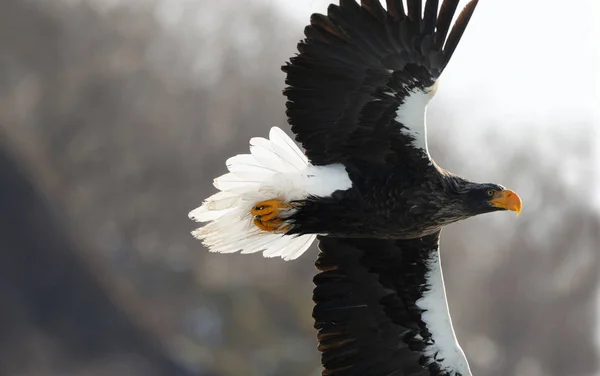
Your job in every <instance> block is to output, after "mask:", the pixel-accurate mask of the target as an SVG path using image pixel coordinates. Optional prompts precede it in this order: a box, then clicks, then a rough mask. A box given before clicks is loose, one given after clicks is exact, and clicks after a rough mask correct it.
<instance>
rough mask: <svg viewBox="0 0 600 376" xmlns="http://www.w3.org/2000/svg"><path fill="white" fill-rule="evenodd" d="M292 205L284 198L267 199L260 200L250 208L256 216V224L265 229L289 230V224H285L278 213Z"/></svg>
mask: <svg viewBox="0 0 600 376" xmlns="http://www.w3.org/2000/svg"><path fill="white" fill-rule="evenodd" d="M290 206H291V204H290V203H284V202H283V201H282V200H267V201H262V202H259V203H258V204H256V205H255V206H254V208H252V209H251V210H250V214H252V215H253V216H255V218H254V225H255V226H256V227H258V228H259V229H261V230H263V231H271V232H273V231H287V230H288V228H289V226H287V225H286V226H283V221H284V220H283V219H282V218H279V217H277V215H278V214H279V213H280V212H281V211H282V210H284V209H287V208H289V207H290Z"/></svg>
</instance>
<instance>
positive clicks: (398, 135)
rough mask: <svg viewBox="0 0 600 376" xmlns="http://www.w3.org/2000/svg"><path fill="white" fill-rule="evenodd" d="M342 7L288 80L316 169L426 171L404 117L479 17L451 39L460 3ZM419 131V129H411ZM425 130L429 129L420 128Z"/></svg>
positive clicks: (311, 39) (313, 25)
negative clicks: (410, 99)
mask: <svg viewBox="0 0 600 376" xmlns="http://www.w3.org/2000/svg"><path fill="white" fill-rule="evenodd" d="M438 3H439V1H438V0H427V1H426V2H425V5H424V11H422V7H423V1H422V0H409V1H408V2H407V4H408V6H407V8H406V10H407V11H408V14H406V13H405V8H404V5H403V4H402V0H387V11H386V10H385V9H384V8H383V6H382V5H381V4H380V2H378V1H377V0H361V2H360V4H359V3H357V2H356V1H355V0H340V3H339V5H330V6H329V8H328V11H327V15H322V14H315V15H313V16H312V17H311V20H310V25H308V26H307V27H306V29H305V36H306V38H305V39H304V40H303V41H301V42H300V43H299V44H298V51H299V54H298V55H296V56H294V57H292V58H291V59H290V62H289V63H287V64H286V65H285V66H283V67H282V70H283V71H284V72H285V73H286V84H287V85H288V86H287V88H286V89H285V90H284V95H285V96H286V97H287V103H286V107H287V111H286V114H287V116H288V122H289V123H290V124H291V126H292V131H293V132H294V133H295V134H296V140H297V141H299V142H300V143H302V145H303V147H304V149H305V151H306V155H307V157H308V158H309V159H310V161H311V163H313V164H315V165H326V164H331V163H347V162H349V161H354V162H359V161H363V162H368V163H371V164H373V163H375V164H386V163H400V161H402V163H403V165H409V166H410V165H413V167H417V166H420V165H421V164H422V163H425V161H423V159H424V158H425V159H427V158H426V155H425V154H424V153H423V151H422V150H417V149H415V147H414V145H412V141H413V140H414V138H413V137H412V136H410V135H409V134H407V133H405V132H402V131H401V130H402V129H403V128H406V126H407V125H404V124H400V123H398V122H397V121H396V120H395V119H396V115H397V111H398V109H399V108H400V107H401V106H403V105H404V102H405V98H406V97H407V96H408V95H410V90H413V89H419V90H423V89H424V88H426V87H429V86H431V85H433V83H434V82H435V80H436V79H437V78H438V77H439V75H440V74H441V73H442V71H443V69H444V68H445V66H446V65H447V63H448V61H449V59H450V57H451V56H452V53H453V52H454V50H455V49H456V46H457V44H458V42H459V40H460V37H461V36H462V34H463V32H464V30H465V28H466V26H467V23H468V21H469V18H470V16H471V14H472V13H473V10H474V8H475V5H476V4H477V1H476V0H472V1H471V2H470V3H469V4H468V5H467V7H466V8H465V11H463V12H462V13H461V15H460V16H459V17H458V20H457V22H456V24H455V26H454V27H453V28H452V31H451V32H450V36H449V37H448V41H447V42H446V46H445V47H444V42H445V41H446V36H447V34H448V31H449V29H450V25H451V23H452V18H453V15H454V12H455V10H456V8H457V5H458V0H444V1H443V2H442V5H441V8H440V12H439V14H438V13H437V12H436V11H437V6H438ZM408 126H411V125H408ZM416 126H421V125H418V124H417V125H416Z"/></svg>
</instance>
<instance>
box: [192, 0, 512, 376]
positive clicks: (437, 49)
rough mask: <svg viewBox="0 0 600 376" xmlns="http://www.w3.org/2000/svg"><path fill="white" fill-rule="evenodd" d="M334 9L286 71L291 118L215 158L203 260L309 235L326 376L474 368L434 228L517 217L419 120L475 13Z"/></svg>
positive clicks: (395, 2)
mask: <svg viewBox="0 0 600 376" xmlns="http://www.w3.org/2000/svg"><path fill="white" fill-rule="evenodd" d="M386 2H387V7H386V8H384V7H383V6H382V4H380V2H379V1H378V0H362V1H361V2H360V4H358V3H357V2H356V1H355V0H340V4H339V5H330V6H329V8H328V10H327V15H322V14H314V15H313V16H312V17H311V20H310V25H308V26H307V27H306V29H305V31H304V32H305V35H306V39H304V40H303V41H301V42H300V43H299V44H298V50H299V54H298V55H296V56H294V57H292V58H291V59H290V62H289V63H287V64H286V65H285V66H284V67H283V68H282V69H283V71H284V72H285V73H286V74H287V79H286V83H287V85H288V86H287V88H286V89H285V90H284V95H285V96H286V97H287V112H286V113H287V116H288V119H289V123H290V124H291V125H292V131H293V132H294V133H295V134H296V140H297V141H298V142H300V143H301V144H302V146H303V148H304V150H305V152H304V153H303V152H302V151H301V150H300V149H299V148H298V147H297V146H296V144H295V143H294V142H293V141H292V140H291V139H290V138H289V137H287V136H286V134H285V133H284V132H283V131H282V130H281V129H279V128H272V129H271V132H270V134H269V139H264V138H253V139H252V140H251V141H250V152H251V154H244V155H237V156H235V157H232V158H230V159H229V160H227V167H228V170H229V173H227V174H225V175H223V176H221V177H219V178H217V179H215V181H214V185H215V187H216V188H217V189H218V190H219V191H220V192H218V193H216V194H214V195H213V196H211V197H209V198H208V199H206V200H205V202H204V203H203V204H202V206H200V207H199V208H197V209H195V210H193V211H192V212H191V213H190V218H192V219H194V220H196V221H198V222H205V223H206V224H205V225H204V226H203V227H201V228H199V229H197V230H195V231H194V232H193V234H194V236H195V237H197V238H199V239H201V240H202V241H203V243H204V245H205V246H206V247H208V249H209V250H210V251H213V252H221V253H230V252H237V251H240V252H241V253H254V252H259V251H262V252H263V255H264V256H265V257H275V256H280V257H282V258H284V259H286V260H291V259H295V258H297V257H298V256H300V255H301V254H302V253H303V252H304V251H305V250H306V249H307V248H308V247H309V246H310V245H311V243H312V242H313V241H314V240H315V239H316V238H319V243H320V244H319V248H320V253H319V258H318V260H317V263H316V265H317V268H318V269H319V270H320V274H318V275H317V276H316V277H315V280H314V281H315V284H316V287H315V291H314V300H315V303H316V306H315V308H314V311H313V316H314V319H315V327H316V328H317V329H318V331H319V334H318V339H319V349H320V351H322V363H323V366H324V368H325V371H324V372H323V374H324V375H336V376H351V375H354V376H359V375H361V376H365V375H366V376H368V375H373V376H384V375H389V376H391V375H398V376H400V375H449V376H450V375H452V376H455V375H462V376H467V375H471V371H470V369H469V365H468V362H467V360H466V358H465V356H464V353H463V351H462V350H461V348H460V346H459V345H458V343H457V341H456V337H455V335H454V331H453V329H452V324H451V320H450V315H449V313H448V306H447V303H446V295H445V290H444V283H443V278H442V269H441V265H440V258H439V251H438V241H439V236H440V230H441V228H442V227H443V226H444V225H447V224H449V223H453V222H456V221H459V220H462V219H466V218H469V217H472V216H475V215H478V214H483V213H488V212H493V211H498V210H512V211H516V212H517V213H519V212H520V210H521V199H520V198H519V196H518V195H517V194H516V193H515V192H513V191H511V190H508V189H505V188H504V187H502V186H501V185H498V184H493V183H475V182H472V181H469V180H467V179H464V178H462V177H459V176H456V175H454V174H452V173H450V172H448V171H446V170H444V169H443V168H441V167H439V166H438V165H437V164H436V163H435V162H434V161H433V160H432V159H431V157H430V155H429V152H428V150H427V138H426V130H425V112H426V107H427V104H428V103H429V101H430V99H431V98H432V97H433V95H434V94H435V92H436V90H437V80H438V78H439V76H440V74H441V73H442V71H443V70H444V68H445V67H446V65H447V64H448V61H449V60H450V57H451V56H452V53H453V52H454V50H455V49H456V46H457V45H458V42H459V40H460V38H461V36H462V34H463V32H464V31H465V28H466V26H467V23H468V22H469V19H470V18H471V15H472V14H473V11H474V10H475V7H476V5H477V0H472V1H470V2H469V3H468V4H467V5H466V6H465V8H464V10H463V11H462V12H461V13H460V14H459V15H458V17H457V19H456V21H455V22H454V26H452V28H451V24H452V19H453V16H454V14H455V11H456V9H457V7H458V2H459V0H444V1H443V2H442V4H441V7H438V5H439V4H438V0H427V1H426V2H425V6H424V8H423V7H422V1H421V0H407V1H406V3H407V7H406V10H405V7H404V4H403V1H402V0H387V1H386Z"/></svg>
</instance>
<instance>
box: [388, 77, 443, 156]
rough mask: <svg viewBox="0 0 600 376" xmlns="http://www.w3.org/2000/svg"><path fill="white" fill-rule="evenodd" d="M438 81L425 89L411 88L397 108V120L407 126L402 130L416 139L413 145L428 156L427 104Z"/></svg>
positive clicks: (434, 91)
mask: <svg viewBox="0 0 600 376" xmlns="http://www.w3.org/2000/svg"><path fill="white" fill-rule="evenodd" d="M437 82H438V81H436V83H435V84H433V86H431V87H428V88H426V89H425V90H422V89H419V88H414V89H411V90H409V95H407V96H406V97H405V98H404V103H402V105H400V107H398V110H396V121H397V122H398V123H401V124H403V125H404V126H405V127H406V128H404V129H403V130H402V132H405V134H407V135H409V136H410V137H412V138H413V139H414V141H413V142H412V144H413V146H414V147H416V148H419V149H422V150H423V151H424V152H425V154H426V155H427V157H429V150H428V149H427V124H426V113H427V105H428V104H429V101H430V100H431V98H433V96H434V95H435V93H436V91H437Z"/></svg>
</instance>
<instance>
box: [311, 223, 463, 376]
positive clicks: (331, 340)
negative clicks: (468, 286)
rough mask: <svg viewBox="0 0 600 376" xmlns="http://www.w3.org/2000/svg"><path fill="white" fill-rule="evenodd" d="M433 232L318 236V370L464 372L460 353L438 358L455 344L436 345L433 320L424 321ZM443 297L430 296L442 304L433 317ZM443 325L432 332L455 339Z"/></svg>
mask: <svg viewBox="0 0 600 376" xmlns="http://www.w3.org/2000/svg"><path fill="white" fill-rule="evenodd" d="M438 238H439V233H438V234H435V235H431V236H429V237H424V238H421V239H414V240H403V241H399V240H397V241H394V240H377V239H340V238H328V237H319V240H320V244H319V249H320V253H319V258H318V260H317V262H316V263H315V265H316V267H317V269H319V270H320V271H321V272H320V273H319V274H318V275H317V276H315V278H314V283H315V289H314V294H313V300H314V301H315V307H314V310H313V317H314V320H315V328H316V329H318V340H319V351H321V353H322V356H321V361H322V364H323V366H324V368H325V370H324V372H323V375H328V376H359V375H360V376H369V375H370V376H391V375H398V376H399V375H411V376H426V375H427V376H450V375H456V374H457V372H460V373H462V375H463V376H468V375H470V371H469V369H468V365H467V364H466V360H464V355H463V354H462V352H461V353H460V354H459V356H458V357H452V356H449V357H448V359H440V358H439V357H437V354H438V353H444V354H452V352H453V351H454V347H455V345H454V344H450V345H447V344H446V345H447V346H448V347H449V348H444V349H440V350H438V348H437V347H435V346H436V345H435V341H436V338H434V336H433V334H432V333H431V331H430V326H435V324H436V323H434V322H431V321H430V322H426V321H427V319H428V318H429V317H428V316H427V314H430V313H431V312H426V311H425V310H424V309H423V308H422V307H421V305H422V301H423V299H428V294H429V291H430V290H433V289H434V286H432V283H433V279H432V278H431V277H430V272H431V271H432V270H431V269H430V267H429V266H430V260H432V259H436V257H437V252H438V251H437V244H438ZM440 273H441V272H440ZM440 275H441V274H440ZM438 287H439V286H438ZM442 288H443V285H442ZM433 298H439V296H437V295H436V296H434V297H433ZM443 300H444V301H443V302H439V303H440V304H437V303H436V302H435V301H432V300H431V298H429V301H428V304H429V306H431V307H432V309H431V310H435V309H437V308H438V306H439V307H441V308H442V309H441V311H438V312H435V315H436V317H440V316H439V314H440V313H444V307H445V298H443ZM438 329H439V328H438ZM444 329H445V330H446V332H443V331H439V330H438V332H436V335H437V336H439V337H440V338H441V337H446V338H454V333H453V331H452V329H451V327H445V328H444ZM438 339H439V338H438ZM432 349H433V350H432Z"/></svg>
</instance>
